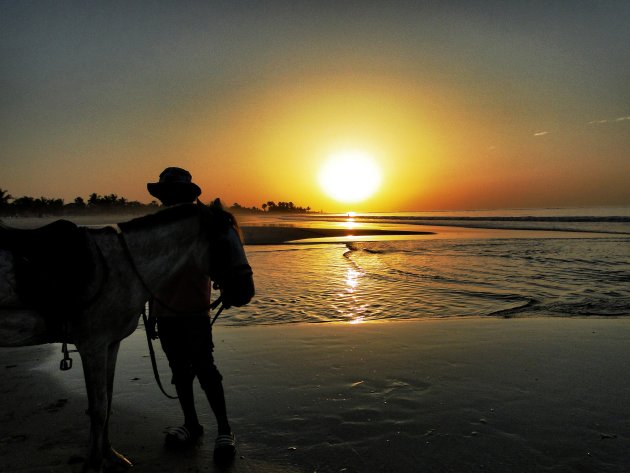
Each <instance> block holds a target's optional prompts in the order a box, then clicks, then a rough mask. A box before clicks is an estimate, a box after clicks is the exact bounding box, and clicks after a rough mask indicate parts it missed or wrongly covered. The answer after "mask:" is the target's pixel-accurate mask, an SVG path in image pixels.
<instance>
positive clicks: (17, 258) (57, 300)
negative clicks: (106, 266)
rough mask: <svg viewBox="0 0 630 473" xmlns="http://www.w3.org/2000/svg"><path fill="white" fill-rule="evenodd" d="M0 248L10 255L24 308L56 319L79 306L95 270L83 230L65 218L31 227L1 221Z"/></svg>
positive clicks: (65, 315)
mask: <svg viewBox="0 0 630 473" xmlns="http://www.w3.org/2000/svg"><path fill="white" fill-rule="evenodd" d="M0 248H3V249H5V250H8V251H10V252H11V253H12V255H13V261H14V270H15V279H16V292H17V294H18V296H19V297H20V300H21V301H22V302H23V303H24V305H25V306H26V307H28V308H31V309H35V310H37V311H39V312H41V313H42V314H44V315H45V316H47V317H46V318H47V319H50V318H52V319H53V320H55V319H56V321H58V322H60V321H61V320H62V318H63V317H68V316H70V315H72V313H74V312H77V311H78V310H79V309H80V304H81V303H82V302H84V297H83V296H84V295H85V294H86V292H87V289H88V286H89V284H90V282H91V281H92V278H93V277H94V273H95V262H94V259H93V257H92V253H91V251H90V242H89V239H88V235H87V231H86V230H85V229H82V228H79V227H78V226H77V225H75V224H74V223H72V222H69V221H67V220H57V221H55V222H53V223H50V224H48V225H45V226H43V227H41V228H36V229H32V230H24V229H17V228H11V227H8V226H6V225H3V224H0ZM53 325H58V324H57V323H54V324H53Z"/></svg>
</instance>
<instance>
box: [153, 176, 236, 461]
mask: <svg viewBox="0 0 630 473" xmlns="http://www.w3.org/2000/svg"><path fill="white" fill-rule="evenodd" d="M147 188H148V190H149V193H150V194H151V195H153V196H154V197H157V198H158V199H160V201H161V202H162V203H163V204H164V205H169V206H170V205H176V204H183V203H192V202H195V200H196V199H197V198H198V197H199V195H200V194H201V189H200V188H199V186H197V185H196V184H194V183H193V182H192V176H191V175H190V173H189V172H188V171H186V170H184V169H181V168H176V167H169V168H166V169H165V170H164V171H163V172H162V174H160V180H159V182H155V183H149V184H147ZM191 268H192V264H191ZM174 280H175V281H176V282H174V283H173V284H171V285H170V286H169V287H168V288H165V289H164V290H163V291H161V292H160V293H159V294H158V295H157V297H156V299H157V300H155V301H152V303H151V316H152V317H156V318H157V326H158V333H159V337H160V342H161V344H162V348H163V349H164V352H165V353H166V356H167V358H168V361H169V365H170V367H171V371H172V373H173V378H172V383H173V384H174V385H175V389H176V391H177V395H178V398H179V403H180V405H181V407H182V411H183V413H184V424H183V425H181V426H179V427H169V428H168V429H167V430H166V439H165V442H166V445H167V446H169V447H185V446H189V445H193V444H195V443H196V442H197V440H198V439H199V438H200V437H201V436H202V435H203V427H202V426H201V425H200V424H199V418H198V417H197V411H196V409H195V400H194V396H193V380H194V379H195V377H197V379H198V380H199V384H200V385H201V387H202V388H203V390H204V391H205V393H206V397H207V398H208V401H209V403H210V407H211V408H212V412H214V415H215V417H216V420H217V427H218V437H217V439H216V444H215V450H214V458H215V460H216V461H219V462H222V461H228V460H231V459H232V458H233V457H234V454H235V452H236V447H235V439H234V434H233V433H232V430H231V428H230V424H229V422H228V418H227V411H226V406H225V397H224V393H223V384H222V377H221V374H220V373H219V371H218V370H217V367H216V366H215V364H214V358H213V356H212V350H213V348H214V345H213V343H212V325H211V322H210V317H209V314H208V306H209V304H210V281H209V279H208V277H207V276H206V275H204V274H200V273H198V272H197V271H194V270H189V271H186V270H184V271H181V272H180V274H178V276H177V277H176V278H174ZM176 312H179V313H176Z"/></svg>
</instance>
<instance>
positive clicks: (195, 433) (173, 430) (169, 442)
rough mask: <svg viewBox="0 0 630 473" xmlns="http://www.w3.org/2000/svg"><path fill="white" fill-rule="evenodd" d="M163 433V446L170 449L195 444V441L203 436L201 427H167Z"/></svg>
mask: <svg viewBox="0 0 630 473" xmlns="http://www.w3.org/2000/svg"><path fill="white" fill-rule="evenodd" d="M165 432H166V437H165V438H164V444H165V445H166V446H167V447H171V448H181V447H188V446H190V445H194V444H195V443H197V440H199V438H200V437H201V436H202V435H203V427H202V426H200V425H198V426H196V427H194V428H192V427H187V426H186V425H181V426H179V427H169V428H167V429H166V430H165Z"/></svg>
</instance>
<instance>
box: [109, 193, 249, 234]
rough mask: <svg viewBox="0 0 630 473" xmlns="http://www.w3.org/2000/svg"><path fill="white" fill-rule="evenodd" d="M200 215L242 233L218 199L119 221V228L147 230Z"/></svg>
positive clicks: (123, 229) (211, 221) (175, 206)
mask: <svg viewBox="0 0 630 473" xmlns="http://www.w3.org/2000/svg"><path fill="white" fill-rule="evenodd" d="M199 216H203V217H204V218H206V219H207V221H208V222H210V224H211V225H212V224H214V225H218V226H231V227H234V229H236V231H237V233H239V235H240V230H239V228H238V223H236V219H235V218H234V215H232V214H231V213H230V212H228V211H227V210H225V209H224V208H223V206H222V205H221V203H220V201H219V200H218V199H217V200H215V201H214V202H213V203H212V204H210V205H204V204H201V203H198V204H179V205H174V206H172V207H166V208H164V209H162V210H159V211H158V212H156V213H153V214H149V215H145V216H144V217H138V218H134V219H132V220H129V221H127V222H122V223H119V224H118V228H120V230H121V231H123V232H129V231H138V230H146V229H150V228H154V227H156V226H162V225H167V224H169V223H173V222H178V221H180V220H183V219H186V218H189V217H199Z"/></svg>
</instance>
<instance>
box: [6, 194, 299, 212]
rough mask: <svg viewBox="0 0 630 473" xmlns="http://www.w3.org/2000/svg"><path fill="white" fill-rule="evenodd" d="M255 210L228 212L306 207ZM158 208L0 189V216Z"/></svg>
mask: <svg viewBox="0 0 630 473" xmlns="http://www.w3.org/2000/svg"><path fill="white" fill-rule="evenodd" d="M261 207H262V208H258V207H243V206H242V205H240V204H238V203H235V204H234V205H232V206H231V207H229V209H230V210H232V211H234V212H236V213H263V212H283V213H306V212H309V211H310V210H311V209H310V207H306V208H304V207H299V206H296V205H294V204H293V202H278V203H277V204H276V203H275V202H273V201H268V202H265V203H263V204H262V205H261ZM159 208H160V204H159V203H158V202H157V201H155V200H154V201H152V202H151V203H149V204H143V203H142V202H138V201H135V200H127V199H126V198H124V197H118V196H117V195H116V194H109V195H99V194H96V193H92V194H90V196H89V197H88V198H87V200H85V199H84V198H83V197H76V198H75V199H74V201H73V202H70V203H65V202H64V200H63V199H49V198H47V197H38V198H34V197H29V196H22V197H18V198H14V197H13V196H12V195H11V194H9V192H8V191H7V190H4V189H0V216H3V217H13V216H14V217H34V216H35V217H37V216H45V215H46V216H49V215H53V216H54V215H89V214H93V213H120V214H146V213H151V212H154V211H156V210H157V209H159Z"/></svg>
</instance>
